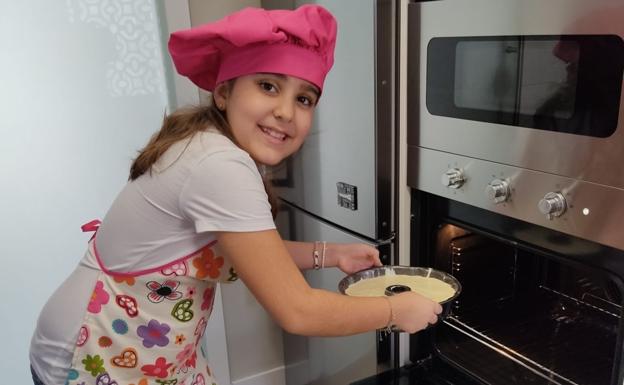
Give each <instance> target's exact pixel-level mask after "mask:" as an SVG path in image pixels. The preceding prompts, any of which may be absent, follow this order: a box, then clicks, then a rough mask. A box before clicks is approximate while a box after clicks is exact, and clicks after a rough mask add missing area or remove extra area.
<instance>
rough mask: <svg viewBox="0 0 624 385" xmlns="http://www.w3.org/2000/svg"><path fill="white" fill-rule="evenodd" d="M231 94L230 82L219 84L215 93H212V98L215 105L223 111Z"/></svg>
mask: <svg viewBox="0 0 624 385" xmlns="http://www.w3.org/2000/svg"><path fill="white" fill-rule="evenodd" d="M229 93H230V85H229V82H222V83H220V84H218V85H217V86H216V87H215V89H214V91H213V92H212V97H213V98H214V102H215V105H216V106H217V108H218V109H219V110H221V111H223V110H225V107H226V103H227V98H228V96H229Z"/></svg>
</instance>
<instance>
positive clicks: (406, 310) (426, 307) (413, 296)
mask: <svg viewBox="0 0 624 385" xmlns="http://www.w3.org/2000/svg"><path fill="white" fill-rule="evenodd" d="M387 298H388V299H389V300H390V303H391V305H392V312H393V316H394V325H395V326H396V327H397V328H399V329H401V330H403V331H405V332H408V333H416V332H417V331H420V330H423V329H424V328H426V327H427V326H428V325H429V324H435V323H436V322H437V321H438V314H440V313H442V306H441V305H440V304H439V303H437V302H435V301H432V300H430V299H429V298H427V297H424V296H422V295H420V294H418V293H416V292H413V291H408V292H404V293H400V294H396V295H393V296H390V297H387Z"/></svg>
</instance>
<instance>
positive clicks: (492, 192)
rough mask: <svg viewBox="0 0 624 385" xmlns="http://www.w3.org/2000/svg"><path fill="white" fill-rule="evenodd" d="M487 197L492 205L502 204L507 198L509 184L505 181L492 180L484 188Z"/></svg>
mask: <svg viewBox="0 0 624 385" xmlns="http://www.w3.org/2000/svg"><path fill="white" fill-rule="evenodd" d="M485 193H486V194H487V197H488V198H489V199H490V200H491V201H493V202H494V203H502V202H505V201H506V200H507V198H509V194H510V192H509V183H508V182H507V181H506V180H502V179H494V180H493V181H491V182H490V183H489V184H488V185H487V186H486V187H485Z"/></svg>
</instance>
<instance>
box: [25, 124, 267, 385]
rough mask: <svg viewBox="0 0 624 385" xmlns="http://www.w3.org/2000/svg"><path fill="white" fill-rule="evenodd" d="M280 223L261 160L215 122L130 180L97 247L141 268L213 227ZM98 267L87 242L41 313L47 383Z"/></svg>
mask: <svg viewBox="0 0 624 385" xmlns="http://www.w3.org/2000/svg"><path fill="white" fill-rule="evenodd" d="M77 228H78V226H77ZM274 228H275V224H274V222H273V218H272V216H271V207H270V204H269V202H268V198H267V195H266V192H265V189H264V185H263V183H262V178H261V176H260V173H259V172H258V168H257V166H256V164H255V163H254V161H253V160H252V159H251V157H250V156H249V154H247V153H246V152H245V151H243V150H242V149H240V148H239V147H237V146H236V145H235V144H234V143H232V142H231V141H230V140H229V139H228V138H226V137H225V136H223V135H222V134H220V133H218V131H216V130H214V129H212V130H208V131H205V132H200V133H198V134H196V135H194V136H193V137H192V138H191V139H189V140H184V141H181V142H178V143H176V144H174V145H172V146H171V147H170V148H169V149H168V150H167V152H165V154H163V155H162V156H161V157H160V159H159V160H158V161H157V162H156V163H155V164H154V166H153V167H152V171H151V173H150V172H146V173H145V174H143V175H142V176H141V177H139V178H137V179H136V180H135V181H132V182H129V183H128V184H127V185H126V186H125V188H124V189H123V190H122V191H121V193H120V194H119V195H118V196H117V198H116V199H115V201H114V202H113V205H112V206H111V208H110V210H109V211H108V213H107V214H106V216H105V218H104V220H103V221H102V224H101V226H100V228H99V230H98V233H97V248H98V254H99V256H100V258H101V262H102V264H103V266H104V267H105V268H106V270H109V271H113V272H124V273H137V272H140V271H143V270H147V269H150V268H155V267H158V266H162V265H165V264H167V263H170V262H172V261H174V260H176V259H178V258H181V257H183V256H185V255H189V254H191V253H193V252H194V251H196V250H198V249H200V248H201V247H202V246H205V245H206V244H207V243H209V242H210V241H212V240H213V239H214V238H215V234H214V232H215V231H238V232H247V231H260V230H268V229H274ZM100 271H101V268H100V265H99V264H98V262H97V260H96V258H95V253H94V252H93V250H92V248H91V247H89V248H88V249H87V252H86V253H85V255H84V257H83V258H82V260H81V261H80V263H79V265H78V266H77V268H76V270H74V272H73V273H72V274H71V275H70V276H69V277H68V278H67V280H65V282H64V283H63V284H62V285H61V286H60V287H59V288H58V289H57V290H56V291H55V292H54V294H52V296H51V297H50V299H49V300H48V302H47V303H46V305H45V306H44V308H43V310H42V312H41V314H40V316H39V320H38V322H37V327H36V329H35V332H34V335H33V338H32V341H31V347H30V361H31V364H32V366H33V368H34V369H35V372H36V373H37V374H38V375H39V377H40V378H41V380H42V381H43V382H44V383H45V384H47V385H54V384H63V383H65V380H66V377H67V371H68V369H69V367H70V364H71V359H72V355H73V351H74V347H75V344H76V339H77V336H78V331H79V329H80V325H81V322H82V319H83V317H84V314H85V310H86V306H87V304H88V302H89V297H90V293H91V292H92V290H93V285H94V283H95V281H96V277H97V275H98V273H99V272H100ZM77 293H79V294H80V298H77ZM83 293H86V295H85V294H83ZM83 297H84V298H83Z"/></svg>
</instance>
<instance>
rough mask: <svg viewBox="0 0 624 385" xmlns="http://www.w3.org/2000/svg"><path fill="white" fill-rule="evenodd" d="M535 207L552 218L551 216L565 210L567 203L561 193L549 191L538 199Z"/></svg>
mask: <svg viewBox="0 0 624 385" xmlns="http://www.w3.org/2000/svg"><path fill="white" fill-rule="evenodd" d="M537 208H538V209H539V211H541V212H542V214H544V215H546V216H547V217H548V219H553V217H558V216H560V215H561V214H563V213H564V212H565V211H566V208H567V204H566V200H565V197H564V196H563V195H562V194H561V193H556V192H549V193H548V194H546V195H545V196H544V198H542V199H541V200H540V201H539V203H538V204H537Z"/></svg>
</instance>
